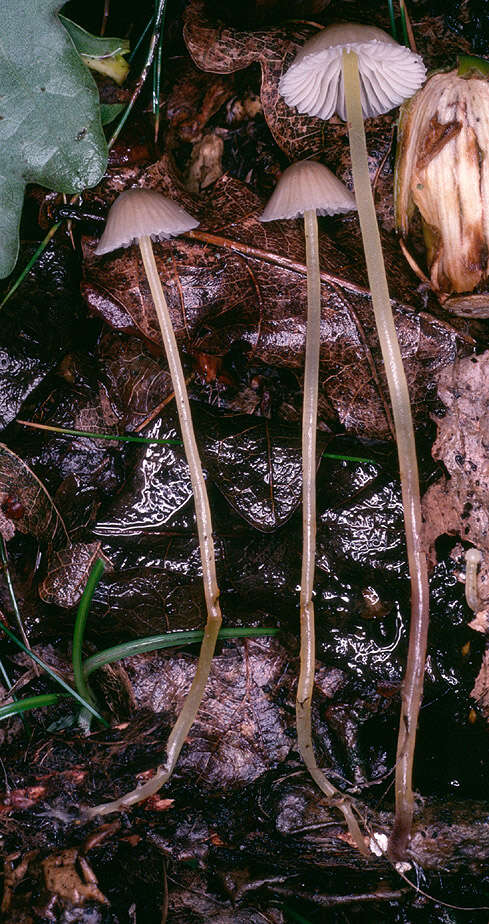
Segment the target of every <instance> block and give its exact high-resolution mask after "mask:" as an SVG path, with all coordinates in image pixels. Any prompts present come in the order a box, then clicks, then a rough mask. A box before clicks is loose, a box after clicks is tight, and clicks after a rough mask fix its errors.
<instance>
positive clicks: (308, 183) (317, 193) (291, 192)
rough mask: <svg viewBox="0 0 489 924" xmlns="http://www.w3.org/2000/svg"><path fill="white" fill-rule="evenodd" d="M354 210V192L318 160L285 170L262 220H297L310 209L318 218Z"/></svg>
mask: <svg viewBox="0 0 489 924" xmlns="http://www.w3.org/2000/svg"><path fill="white" fill-rule="evenodd" d="M353 209H356V205H355V197H354V195H353V193H351V192H350V190H349V189H347V187H346V186H345V185H344V184H343V183H342V182H341V180H339V179H338V177H336V176H335V175H334V173H332V172H331V170H329V169H328V167H325V166H324V165H323V164H320V163H319V162H318V161H315V160H303V161H300V162H299V163H297V164H292V166H291V167H287V169H286V170H284V172H283V174H282V176H281V177H280V180H279V181H278V183H277V185H276V187H275V189H274V191H273V193H272V196H271V197H270V199H269V201H268V202H267V204H266V206H265V209H264V211H263V214H262V215H260V221H276V220H278V219H282V218H297V217H298V216H299V215H303V214H304V212H307V211H309V210H315V211H316V212H317V214H318V215H338V214H341V213H344V212H351V211H352V210H353Z"/></svg>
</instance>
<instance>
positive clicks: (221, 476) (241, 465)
mask: <svg viewBox="0 0 489 924" xmlns="http://www.w3.org/2000/svg"><path fill="white" fill-rule="evenodd" d="M199 431H200V433H201V434H202V435H201V445H202V458H203V462H204V465H205V467H206V469H207V471H208V472H209V476H210V477H211V478H212V481H213V482H214V484H215V485H216V487H217V488H219V490H220V491H221V492H222V493H223V494H224V496H225V497H226V499H227V500H228V502H229V503H230V505H231V507H233V509H234V510H235V511H236V512H237V513H238V514H239V515H240V516H242V517H243V518H244V519H245V520H247V522H248V523H250V524H251V525H252V526H254V527H255V529H259V530H262V531H265V532H268V531H269V530H273V529H277V527H279V526H282V525H283V524H284V523H286V522H287V520H288V519H289V517H291V516H292V514H293V513H294V511H295V510H296V509H297V507H298V506H299V504H300V502H301V497H302V453H301V444H300V437H299V436H297V435H296V434H295V433H294V432H287V430H286V429H285V428H283V427H282V428H281V427H277V426H276V425H273V424H271V423H269V422H268V421H265V420H253V419H250V418H249V417H236V418H231V419H229V418H221V417H217V416H215V417H214V416H211V415H210V414H205V415H203V414H202V412H201V415H200V419H199ZM323 448H324V439H323V440H321V438H320V440H319V445H318V450H317V452H318V464H319V460H320V458H321V454H322V451H323Z"/></svg>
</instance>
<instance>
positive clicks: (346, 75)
mask: <svg viewBox="0 0 489 924" xmlns="http://www.w3.org/2000/svg"><path fill="white" fill-rule="evenodd" d="M425 73H426V71H425V67H424V64H423V62H422V60H421V58H420V57H419V56H418V55H416V54H413V53H412V52H411V51H410V50H409V49H408V48H405V47H403V46H401V45H398V44H397V42H395V41H394V39H392V38H391V37H390V36H389V35H387V33H385V32H383V31H382V30H381V29H377V28H375V27H373V26H363V25H357V24H351V25H342V24H338V25H334V26H330V27H329V28H327V29H324V30H322V31H321V32H319V33H318V34H317V35H315V36H314V37H313V38H312V39H310V40H309V41H308V42H306V44H305V45H304V46H303V48H302V49H301V50H300V51H299V53H298V54H297V56H296V58H295V60H294V62H293V63H292V65H291V66H290V68H289V69H288V70H287V71H286V73H285V74H284V75H283V77H282V79H281V81H280V92H281V94H282V96H283V97H284V99H285V101H286V102H287V103H288V105H289V106H296V107H297V109H298V110H299V112H306V113H308V114H309V115H314V116H319V117H320V118H322V119H328V118H330V116H332V115H333V113H334V112H336V113H337V114H338V115H339V117H340V118H341V119H345V118H346V119H348V133H349V138H350V151H351V160H352V172H353V185H354V190H355V198H356V203H357V209H358V217H359V219H360V228H361V232H362V238H363V246H364V251H365V260H366V264H367V272H368V278H369V283H370V290H371V294H372V305H373V309H374V314H375V322H376V326H377V332H378V336H379V341H380V346H381V350H382V356H383V359H384V366H385V374H386V378H387V384H388V388H389V394H390V397H391V402H392V412H393V417H394V425H395V431H396V439H397V448H398V454H399V467H400V474H401V488H402V498H403V508H404V522H405V528H406V543H407V551H408V562H409V573H410V577H411V624H410V635H409V651H408V660H407V667H406V675H405V680H404V684H403V690H402V705H401V718H400V726H399V738H398V746H397V760H396V814H395V822H394V830H393V833H392V837H391V841H390V851H391V855H392V856H393V857H397V856H399V857H401V856H402V855H403V854H404V853H405V849H406V847H407V843H408V840H409V836H410V831H411V825H412V817H413V811H414V797H413V790H412V769H413V760H414V746H415V740H416V727H417V722H418V714H419V708H420V704H421V697H422V691H423V678H424V667H425V659H426V644H427V635H428V621H429V587H428V572H427V563H426V555H425V552H424V550H423V548H422V518H421V503H420V493H419V476H418V463H417V457H416V444H415V439H414V427H413V422H412V415H411V405H410V400H409V391H408V386H407V381H406V375H405V372H404V367H403V364H402V357H401V351H400V349H399V343H398V340H397V336H396V331H395V327H394V319H393V315H392V309H391V304H390V298H389V290H388V287H387V279H386V275H385V267H384V260H383V256H382V247H381V243H380V235H379V229H378V225H377V218H376V214H375V206H374V201H373V196H372V190H371V186H370V177H369V172H368V160H367V146H366V141H365V129H364V125H363V118H366V117H370V116H376V115H379V114H380V113H383V112H387V111H388V110H389V109H392V108H393V107H394V106H398V105H399V104H400V103H401V102H403V100H405V99H407V98H408V97H410V96H412V94H413V93H414V92H415V91H416V90H417V89H418V88H419V87H420V86H421V84H422V83H423V80H424V77H425Z"/></svg>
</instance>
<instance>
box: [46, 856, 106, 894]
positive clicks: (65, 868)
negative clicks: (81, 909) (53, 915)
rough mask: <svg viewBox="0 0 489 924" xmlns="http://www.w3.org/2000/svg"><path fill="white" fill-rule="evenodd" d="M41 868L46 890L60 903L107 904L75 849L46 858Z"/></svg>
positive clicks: (90, 871) (86, 864) (94, 877)
mask: <svg viewBox="0 0 489 924" xmlns="http://www.w3.org/2000/svg"><path fill="white" fill-rule="evenodd" d="M77 865H78V866H79V870H80V871H79V870H78V869H77ZM42 868H43V872H44V881H45V883H46V889H47V890H48V892H52V894H53V895H55V896H56V898H58V899H61V901H63V902H69V903H70V904H71V905H84V904H85V902H86V901H91V902H94V901H95V902H101V904H103V905H108V904H109V903H108V901H107V899H106V897H105V895H103V894H102V892H101V891H100V889H99V888H98V886H97V879H96V876H95V873H94V872H93V870H92V869H91V867H90V866H89V864H88V862H87V860H86V859H85V858H84V857H82V856H79V854H78V850H77V848H76V847H70V848H68V849H67V850H62V851H61V852H60V853H53V854H51V855H50V856H49V857H46V858H45V859H44V860H43V861H42Z"/></svg>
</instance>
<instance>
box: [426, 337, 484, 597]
mask: <svg viewBox="0 0 489 924" xmlns="http://www.w3.org/2000/svg"><path fill="white" fill-rule="evenodd" d="M488 375H489V353H488V352H486V353H482V354H481V355H479V356H471V357H467V358H466V359H462V360H459V361H457V362H456V363H454V364H453V366H450V367H448V368H447V369H445V370H443V371H442V372H441V374H440V376H439V382H438V393H439V396H440V398H441V400H442V402H443V404H444V405H445V407H446V409H447V412H446V414H445V416H444V417H441V418H439V419H437V430H438V432H437V438H436V440H435V443H434V445H433V450H432V453H433V457H434V458H435V459H438V460H439V461H440V462H442V463H443V465H444V466H445V468H446V470H447V472H448V474H449V477H448V478H447V477H442V478H441V479H440V480H439V481H437V482H436V483H435V484H433V485H431V487H430V488H429V489H428V491H427V492H426V494H425V496H424V499H423V513H424V519H425V531H426V542H427V545H428V547H429V548H430V549H431V552H432V555H434V544H435V541H436V539H437V538H438V536H441V535H444V534H446V533H448V534H449V535H458V536H460V538H461V539H463V540H464V542H468V543H470V544H471V545H474V546H475V547H476V548H479V549H481V551H482V552H483V560H482V563H481V566H480V572H479V580H478V588H479V596H480V601H481V609H482V607H483V605H484V604H486V605H487V603H488V601H489V488H488V485H489V460H488V455H487V446H488V444H489V386H488V381H489V378H488Z"/></svg>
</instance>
